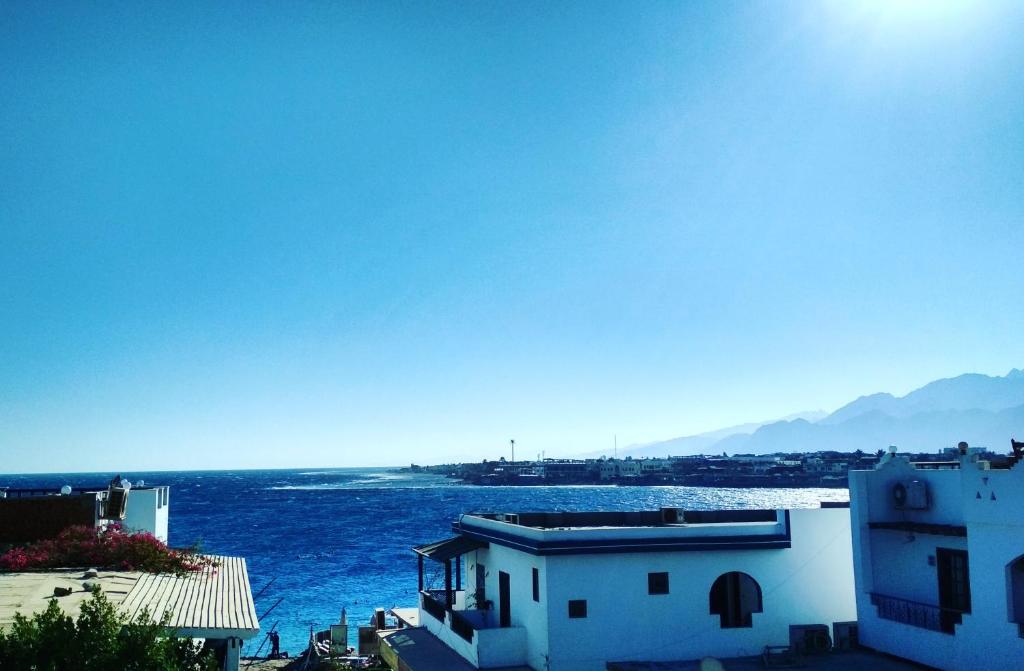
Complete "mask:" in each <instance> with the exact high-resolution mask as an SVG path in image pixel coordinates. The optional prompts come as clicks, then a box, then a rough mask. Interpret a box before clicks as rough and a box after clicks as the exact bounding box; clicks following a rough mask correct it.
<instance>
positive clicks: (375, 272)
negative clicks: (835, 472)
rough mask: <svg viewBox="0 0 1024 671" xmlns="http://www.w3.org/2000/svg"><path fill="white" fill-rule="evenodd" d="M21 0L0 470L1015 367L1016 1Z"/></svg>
mask: <svg viewBox="0 0 1024 671" xmlns="http://www.w3.org/2000/svg"><path fill="white" fill-rule="evenodd" d="M87 5H88V3H66V4H63V5H62V4H61V3H27V2H25V3H5V4H4V5H2V6H0V271H2V282H0V472H21V471H68V470H83V469H113V470H126V471H127V470H132V469H149V468H162V469H188V468H216V467H234V468H243V467H244V468H255V467H276V466H280V467H286V466H331V465H337V466H346V465H365V464H399V463H408V462H410V461H417V462H420V463H431V462H437V461H440V460H445V459H450V458H461V459H467V460H468V459H472V460H476V459H482V458H484V457H489V458H496V457H498V456H501V455H502V454H507V449H508V440H509V439H510V438H515V439H516V440H517V455H536V453H538V452H541V451H545V452H546V453H547V455H548V456H554V455H560V454H570V453H573V452H583V451H592V450H599V449H602V447H604V446H607V447H608V448H609V450H610V448H611V445H612V440H613V436H614V435H616V434H617V435H618V440H619V444H620V445H625V444H627V443H632V442H642V441H649V440H656V439H662V438H670V437H674V436H679V435H685V434H688V433H694V432H699V431H704V430H710V429H715V428H719V427H722V426H725V425H729V424H735V423H739V422H743V421H750V420H764V419H768V418H772V417H778V416H782V415H786V414H789V413H792V412H796V411H800V410H813V409H819V408H821V409H826V410H833V409H835V408H836V407H838V406H839V405H842V404H843V403H845V402H847V401H849V400H852V399H853V398H855V397H856V396H858V395H861V394H865V393H870V392H875V391H891V392H894V393H898V394H899V393H905V392H907V391H909V390H910V389H912V388H915V387H917V386H919V385H921V384H923V383H926V382H928V381H930V380H932V379H935V378H938V377H946V376H951V375H956V374H959V373H963V372H983V373H989V374H1000V375H1001V374H1004V373H1005V372H1006V371H1007V370H1009V369H1010V368H1011V367H1014V366H1021V365H1024V41H1022V39H1024V38H1022V35H1024V4H1022V3H1019V2H1018V3H1001V2H984V3H967V2H956V1H952V2H949V1H947V2H942V1H941V0H939V1H938V2H931V3H930V2H924V1H921V2H906V3H896V4H893V3H888V2H881V1H879V2H856V1H850V2H821V3H813V2H792V3H786V2H763V3H758V2H735V3H727V2H717V1H716V2H706V3H696V2H619V3H598V2H585V3H584V2H580V3H527V2H508V3H499V2H466V3H453V4H448V3H403V4H387V3H380V2H368V3H326V2H325V3H292V2H278V3H241V4H233V3H210V2H202V3H196V4H194V5H189V3H185V2H173V3H162V4H155V3H142V4H140V3H135V2H128V3H124V4H118V3H102V5H99V4H97V5H94V6H87Z"/></svg>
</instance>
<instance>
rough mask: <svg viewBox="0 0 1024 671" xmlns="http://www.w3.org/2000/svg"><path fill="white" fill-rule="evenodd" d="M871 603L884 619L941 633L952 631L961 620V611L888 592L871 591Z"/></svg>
mask: <svg viewBox="0 0 1024 671" xmlns="http://www.w3.org/2000/svg"><path fill="white" fill-rule="evenodd" d="M871 604H872V605H874V606H876V607H877V608H878V617H880V618H882V619H884V620H892V621H893V622H899V623H901V624H909V625H910V626H912V627H920V628H921V629H928V630H930V631H938V632H941V633H943V634H952V633H954V632H955V631H956V625H958V624H960V623H961V622H963V611H960V610H956V609H954V608H943V607H942V606H935V605H932V604H927V603H921V602H919V601H912V600H910V599H901V598H899V597H895V596H889V595H888V594H878V593H877V592H871Z"/></svg>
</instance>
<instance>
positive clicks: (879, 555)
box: [850, 445, 1024, 671]
mask: <svg viewBox="0 0 1024 671" xmlns="http://www.w3.org/2000/svg"><path fill="white" fill-rule="evenodd" d="M963 447H964V448H965V449H964V450H963V452H964V454H963V455H962V456H960V457H959V458H958V459H957V461H955V462H953V463H946V464H931V465H929V464H920V465H918V466H915V465H913V464H911V463H910V462H909V461H908V460H907V459H906V458H903V457H896V456H895V455H894V454H891V455H890V456H888V457H887V458H885V459H883V461H882V463H880V464H879V465H878V466H877V467H876V468H875V469H874V470H871V471H851V472H850V502H851V515H852V518H853V552H854V571H855V576H856V585H857V619H858V627H859V632H858V633H859V638H860V642H861V643H862V644H863V645H866V646H868V647H871V648H874V649H876V650H879V651H882V652H887V653H890V654H893V655H897V656H899V657H903V658H906V659H910V660H913V661H915V662H919V663H922V664H927V665H930V666H935V667H938V668H942V669H986V670H989V671H998V670H1001V669H1006V670H1007V671H1009V670H1010V669H1014V670H1019V669H1024V466H1022V465H1020V464H1017V465H1016V466H1015V467H1012V468H1005V466H1006V465H1012V461H1011V462H1010V464H1003V466H1004V468H993V464H990V463H989V462H987V461H982V460H979V458H978V455H977V454H971V453H969V451H968V450H967V449H966V447H967V446H966V445H964V446H963Z"/></svg>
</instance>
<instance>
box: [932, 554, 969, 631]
mask: <svg viewBox="0 0 1024 671" xmlns="http://www.w3.org/2000/svg"><path fill="white" fill-rule="evenodd" d="M935 563H936V566H937V568H938V578H939V608H941V609H942V611H941V613H940V614H939V623H940V625H941V628H942V631H944V632H946V633H947V634H952V633H953V631H954V629H955V627H956V625H958V624H960V623H961V622H962V621H963V613H970V612H971V577H970V570H969V567H968V564H967V551H966V550H950V549H947V548H936V549H935Z"/></svg>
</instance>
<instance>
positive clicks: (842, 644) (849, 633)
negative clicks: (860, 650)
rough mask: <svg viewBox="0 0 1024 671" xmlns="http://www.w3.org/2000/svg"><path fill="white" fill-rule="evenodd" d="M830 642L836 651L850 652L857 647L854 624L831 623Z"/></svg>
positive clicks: (855, 625) (855, 626) (855, 624)
mask: <svg viewBox="0 0 1024 671" xmlns="http://www.w3.org/2000/svg"><path fill="white" fill-rule="evenodd" d="M832 641H833V645H834V646H835V648H836V650H851V649H853V648H856V647H857V646H858V645H859V642H858V638H857V623H856V622H833V623H832Z"/></svg>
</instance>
